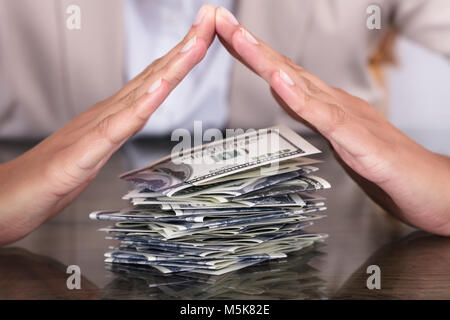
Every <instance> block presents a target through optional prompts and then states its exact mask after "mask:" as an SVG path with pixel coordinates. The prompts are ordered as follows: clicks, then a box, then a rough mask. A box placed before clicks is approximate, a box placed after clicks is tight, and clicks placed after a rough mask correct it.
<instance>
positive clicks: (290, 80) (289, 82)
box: [280, 69, 295, 86]
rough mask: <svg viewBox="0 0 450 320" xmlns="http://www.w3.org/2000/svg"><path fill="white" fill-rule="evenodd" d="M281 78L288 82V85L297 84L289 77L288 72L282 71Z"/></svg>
mask: <svg viewBox="0 0 450 320" xmlns="http://www.w3.org/2000/svg"><path fill="white" fill-rule="evenodd" d="M280 78H281V79H282V80H283V81H284V82H286V83H287V84H288V85H291V86H293V85H294V84H295V82H294V81H293V80H292V79H291V77H289V76H288V75H287V73H286V72H284V71H283V70H281V69H280Z"/></svg>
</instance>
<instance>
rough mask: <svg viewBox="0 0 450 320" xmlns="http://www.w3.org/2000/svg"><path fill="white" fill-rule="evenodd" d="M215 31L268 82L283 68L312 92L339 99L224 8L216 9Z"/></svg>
mask: <svg viewBox="0 0 450 320" xmlns="http://www.w3.org/2000/svg"><path fill="white" fill-rule="evenodd" d="M216 31H217V34H218V35H219V37H220V39H221V41H222V42H223V43H224V45H225V47H226V48H227V49H228V50H229V51H230V53H231V54H232V55H234V56H235V57H237V58H238V59H239V60H240V61H241V62H243V63H244V64H245V65H247V66H248V67H249V68H250V69H251V70H253V71H254V72H256V73H257V74H258V75H260V76H261V77H262V78H263V79H265V80H266V81H267V82H268V83H270V79H271V76H272V74H273V73H274V72H276V71H278V70H280V69H281V70H284V71H285V72H289V71H292V72H290V73H292V77H293V78H295V80H296V81H297V82H298V84H299V86H302V87H303V89H304V90H306V91H307V92H308V93H309V94H310V95H313V96H317V97H321V96H323V100H336V96H335V94H334V91H333V88H332V87H330V86H328V85H327V84H326V83H325V82H323V81H321V80H320V79H319V78H317V77H316V76H314V75H312V74H310V73H308V72H307V71H305V70H303V69H302V68H300V67H299V66H297V65H296V64H295V63H294V62H293V61H292V60H290V59H288V58H286V57H285V56H283V55H281V54H279V53H278V52H276V51H275V50H274V49H272V48H271V47H270V46H269V45H267V44H266V43H264V42H263V41H262V40H261V39H258V38H257V37H255V36H254V35H253V34H251V33H250V32H249V31H248V30H246V29H245V28H244V27H243V26H242V25H241V24H239V22H238V21H237V19H236V18H235V17H234V16H233V15H232V13H231V12H229V11H228V10H227V9H225V8H218V9H217V12H216Z"/></svg>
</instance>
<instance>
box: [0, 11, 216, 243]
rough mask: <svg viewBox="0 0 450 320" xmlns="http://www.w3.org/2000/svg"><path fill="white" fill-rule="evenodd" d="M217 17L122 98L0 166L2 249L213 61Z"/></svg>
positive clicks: (69, 196)
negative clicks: (202, 64) (183, 82)
mask: <svg viewBox="0 0 450 320" xmlns="http://www.w3.org/2000/svg"><path fill="white" fill-rule="evenodd" d="M214 17H215V8H214V7H213V6H211V5H204V6H203V7H202V8H201V9H200V11H199V13H198V15H197V18H196V20H195V22H194V25H193V26H192V28H191V30H190V31H189V32H188V34H187V35H186V37H185V38H184V39H183V41H181V42H180V43H179V44H178V45H177V46H175V47H174V48H173V49H172V50H171V51H170V52H168V53H167V54H166V55H165V56H163V57H161V58H159V59H157V60H155V61H154V62H153V63H152V64H151V65H150V66H149V67H148V68H146V69H145V70H144V71H143V72H142V73H141V74H139V75H138V76H137V77H136V78H134V79H133V80H131V81H130V82H129V83H128V84H127V85H126V86H125V87H124V88H123V89H121V90H120V91H119V92H118V93H116V94H115V95H113V96H112V97H110V98H108V99H106V100H104V101H102V102H99V103H97V104H96V105H94V106H92V107H91V108H90V109H88V110H87V111H85V112H83V113H82V114H80V115H79V116H77V117H75V118H74V119H72V120H71V121H70V122H69V123H68V124H67V125H65V126H64V127H62V128H61V129H60V130H58V131H56V132H55V133H54V134H52V135H51V136H50V137H48V138H47V139H45V140H44V141H42V142H41V143H39V144H38V145H37V146H36V147H34V148H33V149H31V150H29V151H28V152H26V153H24V154H23V155H21V156H20V157H18V158H16V159H14V160H12V161H10V162H8V163H4V164H2V165H0V245H2V244H5V243H9V242H12V241H15V240H18V239H20V238H22V237H24V236H25V235H27V234H28V233H29V232H31V231H32V230H34V229H35V228H37V227H38V226H39V225H40V224H42V223H43V222H45V221H46V220H47V219H49V218H50V217H52V216H53V215H55V214H56V213H58V212H59V211H60V210H61V209H63V208H64V207H65V206H66V205H68V204H69V203H70V202H71V201H73V200H74V199H75V198H76V197H77V196H78V195H79V194H80V193H81V192H82V191H83V190H84V189H85V188H86V187H87V186H88V185H89V183H90V182H91V181H92V180H93V179H94V177H95V176H96V175H97V173H98V172H99V170H100V168H101V167H102V166H103V165H104V164H105V162H106V161H107V160H108V158H109V157H110V156H111V155H112V154H113V153H114V152H115V151H116V150H117V149H119V148H120V146H121V145H122V144H123V143H125V141H127V140H128V139H129V138H130V137H132V136H133V135H134V134H135V133H137V132H138V131H139V130H141V129H142V128H143V126H144V125H145V123H146V122H147V120H148V118H149V117H150V116H151V114H152V113H153V112H154V111H155V110H156V108H158V106H159V105H160V104H161V103H162V102H163V101H164V100H165V99H166V98H167V96H168V95H169V94H170V92H171V91H172V90H173V89H174V88H175V87H176V86H177V84H178V83H179V82H180V81H181V80H182V79H183V78H184V77H185V76H186V74H187V73H188V72H189V71H190V70H191V69H192V68H193V67H194V66H195V65H197V64H198V63H199V62H200V61H201V60H202V59H203V57H204V56H205V54H206V51H207V49H208V47H209V46H210V45H211V43H212V41H213V39H214V36H215V21H214ZM94 70H95V68H93V71H94ZM94 72H95V71H94ZM24 94H26V93H24Z"/></svg>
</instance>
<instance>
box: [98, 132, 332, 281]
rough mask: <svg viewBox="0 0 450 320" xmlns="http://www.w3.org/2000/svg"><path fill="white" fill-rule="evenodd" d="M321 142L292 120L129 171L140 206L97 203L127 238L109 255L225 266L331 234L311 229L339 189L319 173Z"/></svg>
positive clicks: (165, 264) (131, 195)
mask: <svg viewBox="0 0 450 320" xmlns="http://www.w3.org/2000/svg"><path fill="white" fill-rule="evenodd" d="M319 152H320V151H319V150H318V149H316V148H315V147H314V146H312V145H311V144H310V143H308V142H307V141H306V140H304V139H303V138H301V137H300V136H298V135H297V134H296V133H295V132H293V131H292V130H290V129H289V128H286V127H274V128H269V129H262V130H252V131H249V132H246V133H242V134H239V135H235V136H232V137H229V138H227V139H223V140H219V141H214V142H212V143H209V144H205V145H201V146H197V147H194V148H184V149H183V148H180V147H175V148H174V150H173V151H172V153H171V154H170V155H169V156H167V157H164V158H162V159H160V160H158V161H156V162H154V163H152V164H150V165H148V166H146V167H145V168H142V169H138V170H133V171H131V172H127V173H125V174H123V175H121V179H124V180H126V181H131V182H132V183H133V186H134V189H132V190H131V191H129V192H128V193H127V194H126V195H125V196H124V197H123V199H125V200H128V201H130V202H131V205H132V206H131V207H130V208H127V209H122V210H104V211H96V212H93V213H91V214H90V218H91V219H94V220H109V221H112V222H114V223H115V224H114V225H113V226H109V227H106V228H102V229H100V230H101V231H105V232H107V233H108V235H107V238H108V239H112V240H118V242H117V246H114V247H111V248H110V251H108V252H107V253H106V254H105V256H106V260H105V261H106V262H107V263H112V264H116V263H117V264H131V265H140V266H148V267H153V268H155V269H157V270H159V271H161V272H163V273H173V272H194V273H202V274H210V275H221V274H224V273H227V272H231V271H235V270H238V269H241V268H244V267H248V266H251V265H254V264H256V263H260V262H264V261H268V260H272V259H280V258H285V257H286V256H287V254H289V253H290V252H294V251H299V250H301V249H303V248H306V247H309V246H311V245H312V244H314V243H315V242H321V241H323V239H324V238H325V237H326V235H325V234H317V233H308V232H307V231H305V228H306V227H308V226H311V225H312V223H313V221H314V220H317V219H320V218H322V217H324V215H323V214H322V212H323V211H324V210H325V209H326V207H325V202H324V201H325V198H323V197H322V196H320V195H318V193H317V192H316V191H318V190H321V189H327V188H330V184H329V183H328V182H327V181H326V180H324V179H323V178H321V177H318V176H317V171H318V167H317V166H316V165H317V164H318V163H319V162H320V161H318V160H314V159H311V158H309V157H306V156H309V155H312V154H316V153H319Z"/></svg>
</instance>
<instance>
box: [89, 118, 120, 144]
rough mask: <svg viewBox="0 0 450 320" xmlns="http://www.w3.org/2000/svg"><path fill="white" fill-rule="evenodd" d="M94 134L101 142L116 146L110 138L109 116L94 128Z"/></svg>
mask: <svg viewBox="0 0 450 320" xmlns="http://www.w3.org/2000/svg"><path fill="white" fill-rule="evenodd" d="M94 130H95V134H96V135H97V136H98V137H99V138H100V139H102V140H105V141H106V142H108V143H109V144H116V142H115V141H114V140H113V139H112V138H111V116H107V117H106V118H104V119H102V120H101V121H100V122H99V123H98V124H97V126H96V127H95V129H94Z"/></svg>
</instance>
